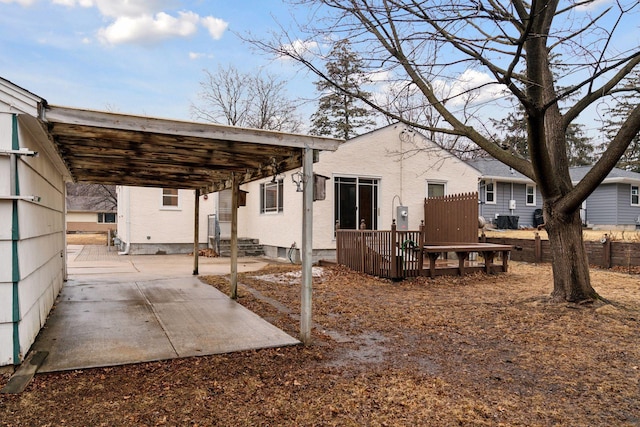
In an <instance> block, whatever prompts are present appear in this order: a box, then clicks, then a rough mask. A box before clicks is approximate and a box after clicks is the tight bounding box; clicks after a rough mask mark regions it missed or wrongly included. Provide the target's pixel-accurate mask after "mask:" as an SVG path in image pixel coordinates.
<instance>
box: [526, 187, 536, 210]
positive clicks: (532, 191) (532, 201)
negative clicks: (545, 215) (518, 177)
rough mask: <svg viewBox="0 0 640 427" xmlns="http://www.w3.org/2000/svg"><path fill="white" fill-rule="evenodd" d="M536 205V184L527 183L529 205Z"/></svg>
mask: <svg viewBox="0 0 640 427" xmlns="http://www.w3.org/2000/svg"><path fill="white" fill-rule="evenodd" d="M535 205H536V186H535V185H531V184H527V206H535Z"/></svg>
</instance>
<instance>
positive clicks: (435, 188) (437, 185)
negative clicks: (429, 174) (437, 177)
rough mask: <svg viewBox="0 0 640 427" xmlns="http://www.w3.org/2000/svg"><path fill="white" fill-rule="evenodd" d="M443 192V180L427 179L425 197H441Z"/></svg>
mask: <svg viewBox="0 0 640 427" xmlns="http://www.w3.org/2000/svg"><path fill="white" fill-rule="evenodd" d="M444 193H445V183H444V182H434V181H427V198H430V197H442V196H444Z"/></svg>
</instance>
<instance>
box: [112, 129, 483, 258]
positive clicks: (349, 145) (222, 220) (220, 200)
mask: <svg viewBox="0 0 640 427" xmlns="http://www.w3.org/2000/svg"><path fill="white" fill-rule="evenodd" d="M313 170H314V173H315V174H316V175H320V176H323V177H326V178H328V179H327V180H326V183H325V184H326V194H325V199H324V200H317V201H315V202H313V218H314V219H313V254H314V260H318V259H322V258H324V259H332V258H334V257H335V237H334V230H335V227H336V221H338V222H339V224H340V227H341V228H352V229H355V228H357V227H360V224H361V221H362V220H364V225H365V227H366V228H368V229H381V230H384V229H389V228H390V227H391V223H392V221H393V220H394V219H398V215H397V212H398V208H399V207H400V206H403V207H404V208H403V210H405V211H407V212H408V224H407V226H408V229H410V230H417V229H418V227H419V225H420V222H421V221H422V220H423V216H424V213H423V212H424V199H425V197H427V196H439V195H447V194H457V193H468V192H474V191H477V186H478V178H479V176H480V172H479V171H477V170H476V169H475V168H473V167H471V166H469V165H468V164H466V163H465V162H463V161H462V160H460V159H458V158H457V157H455V156H453V155H452V154H450V153H448V152H447V151H445V150H443V149H442V148H440V147H438V146H437V145H436V144H435V143H433V142H432V141H430V140H429V139H427V138H426V137H425V136H424V135H422V134H421V133H419V132H417V131H416V130H413V129H410V128H408V127H406V126H405V125H401V124H392V125H389V126H386V127H384V128H380V129H377V130H375V131H372V132H369V133H367V134H364V135H361V136H358V137H356V138H353V139H351V140H349V141H347V142H344V143H343V144H341V146H340V148H339V149H338V150H336V151H332V152H329V151H323V152H321V153H319V156H318V159H317V162H316V163H315V164H314V165H313ZM297 172H300V170H292V171H289V172H285V173H276V174H274V175H272V176H270V177H267V178H264V179H262V180H257V181H254V182H251V183H248V184H245V185H242V186H241V189H242V190H243V191H245V192H246V194H245V196H246V205H245V206H242V207H240V208H239V209H238V236H240V237H244V238H249V239H258V240H259V241H260V244H261V245H262V246H263V248H264V251H265V255H267V256H269V257H273V258H287V257H288V255H289V250H290V248H291V247H292V246H294V245H295V247H296V248H300V246H301V240H302V235H301V230H302V216H301V212H302V193H301V192H298V191H296V190H297V187H296V184H295V183H294V181H293V179H292V178H296V179H298V175H297ZM274 177H275V179H274ZM194 197H195V196H194V191H192V190H191V191H189V190H180V191H179V192H175V191H174V193H171V190H169V189H162V188H141V187H120V188H119V200H118V235H119V236H121V238H122V239H123V241H127V242H131V244H130V247H129V251H128V253H132V254H142V253H150V254H153V253H179V252H190V251H191V250H193V243H190V242H192V241H193V237H192V236H193V226H194V224H193V221H194V220H193V207H194ZM205 198H206V200H205ZM230 212H231V191H230V190H225V191H222V192H218V193H213V194H210V195H209V196H201V199H200V227H199V236H200V237H199V242H200V244H201V245H202V246H204V245H205V244H207V242H208V239H207V236H208V235H209V234H211V233H212V232H211V231H210V230H208V228H209V227H208V226H207V217H208V215H210V214H213V215H215V216H216V217H217V218H218V220H219V225H220V230H221V234H222V238H225V237H228V236H229V232H230V216H231V215H230ZM293 253H294V254H295V256H296V258H297V259H300V258H299V255H298V252H297V250H296V251H294V252H293Z"/></svg>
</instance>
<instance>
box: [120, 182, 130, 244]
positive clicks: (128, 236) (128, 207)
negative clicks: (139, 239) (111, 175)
mask: <svg viewBox="0 0 640 427" xmlns="http://www.w3.org/2000/svg"><path fill="white" fill-rule="evenodd" d="M122 191H126V192H127V195H126V203H125V206H126V207H127V208H126V212H127V220H126V221H125V222H126V224H127V243H126V244H125V248H124V252H118V255H129V249H130V248H131V191H130V188H129V187H128V186H123V187H122Z"/></svg>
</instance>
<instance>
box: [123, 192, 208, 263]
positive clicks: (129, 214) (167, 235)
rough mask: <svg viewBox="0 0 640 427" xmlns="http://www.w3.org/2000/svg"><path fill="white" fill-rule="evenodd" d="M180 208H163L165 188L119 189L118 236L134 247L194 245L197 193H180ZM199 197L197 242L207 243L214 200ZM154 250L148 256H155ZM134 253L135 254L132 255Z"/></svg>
mask: <svg viewBox="0 0 640 427" xmlns="http://www.w3.org/2000/svg"><path fill="white" fill-rule="evenodd" d="M178 199H179V202H178V203H179V205H178V207H177V208H166V207H163V206H162V188H145V187H119V188H118V236H119V237H120V238H121V239H122V241H123V242H125V243H130V244H131V245H146V246H149V247H150V248H154V247H159V246H160V245H171V244H184V245H188V244H193V229H194V227H193V220H194V210H195V192H194V191H193V190H179V191H178ZM206 199H207V200H205V196H204V195H202V196H200V221H199V233H198V240H199V242H200V243H201V244H206V243H207V216H208V215H209V214H211V213H213V200H212V199H213V198H212V197H210V196H209V195H207V196H206ZM154 252H155V250H151V252H148V253H154ZM132 253H135V252H132Z"/></svg>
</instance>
